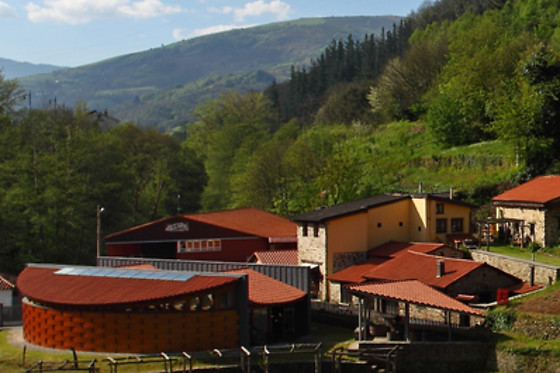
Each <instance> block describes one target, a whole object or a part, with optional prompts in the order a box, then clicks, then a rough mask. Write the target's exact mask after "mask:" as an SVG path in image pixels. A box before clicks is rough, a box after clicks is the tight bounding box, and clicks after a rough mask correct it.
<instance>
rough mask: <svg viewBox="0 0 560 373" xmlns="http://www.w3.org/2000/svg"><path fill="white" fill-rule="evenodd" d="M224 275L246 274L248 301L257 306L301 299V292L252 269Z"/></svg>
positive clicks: (302, 293) (303, 295) (302, 296)
mask: <svg viewBox="0 0 560 373" xmlns="http://www.w3.org/2000/svg"><path fill="white" fill-rule="evenodd" d="M226 273H243V274H246V275H247V277H248V281H249V301H251V303H253V304H257V305H276V304H286V303H292V302H296V301H298V300H301V299H303V298H304V297H305V296H306V293H305V292H304V291H303V290H300V289H298V288H295V287H293V286H290V285H288V284H285V283H283V282H281V281H278V280H275V279H273V278H271V277H268V276H266V275H263V274H262V273H259V272H257V271H254V270H252V269H248V268H246V269H237V270H231V271H227V272H226Z"/></svg>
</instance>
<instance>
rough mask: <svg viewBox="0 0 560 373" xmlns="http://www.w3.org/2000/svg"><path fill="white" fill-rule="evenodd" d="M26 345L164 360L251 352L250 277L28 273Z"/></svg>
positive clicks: (65, 270)
mask: <svg viewBox="0 0 560 373" xmlns="http://www.w3.org/2000/svg"><path fill="white" fill-rule="evenodd" d="M17 287H18V289H19V290H20V292H21V293H22V294H23V295H24V297H25V298H24V299H23V304H22V321H23V336H24V339H25V340H26V341H27V342H29V343H32V344H35V345H39V346H43V347H51V348H61V349H70V348H74V349H76V350H83V351H99V352H127V353H156V352H181V351H198V350H211V349H214V348H234V347H237V346H239V345H245V344H248V343H249V342H250V341H249V336H248V329H249V325H248V316H247V314H248V306H247V281H246V275H244V274H234V273H229V274H224V273H218V274H212V273H191V272H181V271H159V270H158V271H154V270H140V269H128V268H108V267H83V266H53V265H28V266H27V267H26V268H25V269H24V270H23V271H22V272H21V273H20V275H19V276H18V279H17Z"/></svg>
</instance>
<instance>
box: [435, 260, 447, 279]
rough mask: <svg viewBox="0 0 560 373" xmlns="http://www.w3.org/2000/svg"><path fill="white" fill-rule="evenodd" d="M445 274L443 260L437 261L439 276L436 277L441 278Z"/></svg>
mask: <svg viewBox="0 0 560 373" xmlns="http://www.w3.org/2000/svg"><path fill="white" fill-rule="evenodd" d="M444 274H445V264H444V261H443V259H438V261H437V274H436V277H441V276H443V275H444Z"/></svg>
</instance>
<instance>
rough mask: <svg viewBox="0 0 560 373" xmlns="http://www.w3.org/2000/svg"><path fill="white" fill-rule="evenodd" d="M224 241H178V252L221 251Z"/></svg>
mask: <svg viewBox="0 0 560 373" xmlns="http://www.w3.org/2000/svg"><path fill="white" fill-rule="evenodd" d="M221 250H222V241H221V240H215V239H209V240H185V241H177V253H179V254H180V253H197V252H209V251H221Z"/></svg>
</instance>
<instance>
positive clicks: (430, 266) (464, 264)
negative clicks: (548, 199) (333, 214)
mask: <svg viewBox="0 0 560 373" xmlns="http://www.w3.org/2000/svg"><path fill="white" fill-rule="evenodd" d="M430 248H431V249H432V250H431V249H430ZM449 249H450V250H445V251H440V250H444V248H441V247H440V245H439V244H429V243H403V242H390V243H387V244H386V245H382V246H380V247H379V248H376V249H374V250H372V251H371V253H370V254H369V256H370V259H369V260H368V261H367V262H365V263H362V264H356V265H354V266H351V267H348V268H345V269H343V270H341V271H339V272H336V273H334V274H332V275H330V276H329V277H328V280H329V282H330V290H331V301H338V302H342V303H352V296H351V294H350V293H349V291H348V285H353V284H362V283H371V282H379V281H403V280H411V279H413V280H418V281H420V282H422V283H423V284H426V285H428V286H431V287H432V288H434V289H437V290H439V291H441V292H443V293H445V294H447V295H449V296H451V297H453V298H456V299H463V300H468V301H471V302H473V301H475V300H477V301H480V302H493V301H495V300H496V295H497V291H498V289H507V290H508V292H509V293H510V294H511V295H515V294H522V293H526V292H529V291H533V290H536V289H538V288H540V287H539V286H534V287H531V286H528V285H527V284H524V282H523V281H522V280H521V279H519V278H517V277H515V276H513V275H510V274H508V273H506V272H504V271H502V270H500V269H498V268H495V267H493V266H491V265H489V264H487V263H484V262H477V261H473V260H468V259H462V258H458V257H456V256H454V254H455V251H459V250H455V249H453V248H449ZM442 253H447V254H448V256H441V255H439V254H442ZM338 296H339V297H338Z"/></svg>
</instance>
